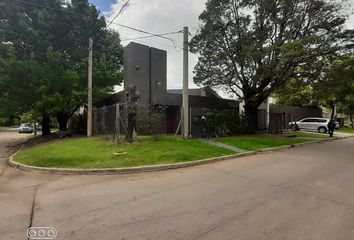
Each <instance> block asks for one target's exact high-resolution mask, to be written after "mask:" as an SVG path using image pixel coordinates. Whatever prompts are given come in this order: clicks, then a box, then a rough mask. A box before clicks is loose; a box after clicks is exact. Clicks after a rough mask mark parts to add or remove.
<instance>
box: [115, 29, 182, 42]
mask: <svg viewBox="0 0 354 240" xmlns="http://www.w3.org/2000/svg"><path fill="white" fill-rule="evenodd" d="M181 32H182V30H181V31H178V32H169V33H161V34H156V35H158V36H167V35H173V34H177V33H181ZM153 37H155V36H144V37H135V38H126V39H122V40H121V41H131V40H137V39H144V38H153Z"/></svg>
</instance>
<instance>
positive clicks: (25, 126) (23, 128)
mask: <svg viewBox="0 0 354 240" xmlns="http://www.w3.org/2000/svg"><path fill="white" fill-rule="evenodd" d="M33 131H34V129H33V126H32V125H31V124H30V123H22V124H21V125H20V128H19V129H18V132H19V133H33Z"/></svg>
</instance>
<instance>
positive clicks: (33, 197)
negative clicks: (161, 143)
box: [0, 131, 354, 240]
mask: <svg viewBox="0 0 354 240" xmlns="http://www.w3.org/2000/svg"><path fill="white" fill-rule="evenodd" d="M24 138H25V137H24V135H19V134H18V133H16V132H14V131H7V132H0V156H1V158H0V161H1V164H0V172H1V174H0V239H1V240H5V239H6V240H13V239H15V240H21V239H27V237H26V230H27V228H28V227H29V226H52V227H55V228H56V229H57V231H58V237H57V239H70V240H81V239H82V240H90V239H92V240H93V239H97V240H106V239H108V240H113V239H114V240H117V239H119V240H123V239H124V240H130V239H137V240H143V239H151V240H158V239H161V240H172V239H180V240H189V239H190V240H194V239H212V240H228V239H230V240H231V239H232V240H235V239H237V240H239V239H262V240H267V239H269V240H276V239H279V240H280V239H281V240H284V239H306V240H308V239H311V240H316V239H318V240H326V239H328V240H335V239H338V240H339V239H340V240H346V239H348V240H352V239H354V139H353V138H351V139H345V140H337V141H333V142H327V143H321V144H314V145H307V146H303V147H301V148H295V149H290V150H283V151H280V152H275V153H265V154H260V155H255V156H250V157H245V158H241V159H234V160H228V161H224V162H219V163H213V164H208V165H204V166H198V167H191V168H186V169H179V170H171V171H164V172H156V173H144V174H135V175H115V176H62V175H49V174H40V173H31V172H25V171H21V170H18V169H14V168H11V167H7V165H6V159H7V157H8V156H9V154H10V153H11V152H12V151H14V150H15V147H14V146H15V143H19V142H21V141H24ZM11 146H12V147H11Z"/></svg>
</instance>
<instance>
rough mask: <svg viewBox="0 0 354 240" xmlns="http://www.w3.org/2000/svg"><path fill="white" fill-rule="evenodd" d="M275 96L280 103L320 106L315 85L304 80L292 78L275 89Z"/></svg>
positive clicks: (298, 105)
mask: <svg viewBox="0 0 354 240" xmlns="http://www.w3.org/2000/svg"><path fill="white" fill-rule="evenodd" d="M274 97H275V98H276V100H277V103H278V104H282V105H288V106H296V107H319V102H318V99H316V98H315V96H314V92H313V87H312V86H311V85H309V84H308V83H305V82H304V81H302V80H300V79H297V78H292V79H290V80H289V81H288V82H287V83H286V84H285V85H283V86H281V87H280V88H279V89H278V90H276V91H275V93H274Z"/></svg>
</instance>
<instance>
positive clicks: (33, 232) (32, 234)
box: [28, 229, 37, 237]
mask: <svg viewBox="0 0 354 240" xmlns="http://www.w3.org/2000/svg"><path fill="white" fill-rule="evenodd" d="M28 236H29V237H35V236H37V231H36V230H35V229H29V230H28Z"/></svg>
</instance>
